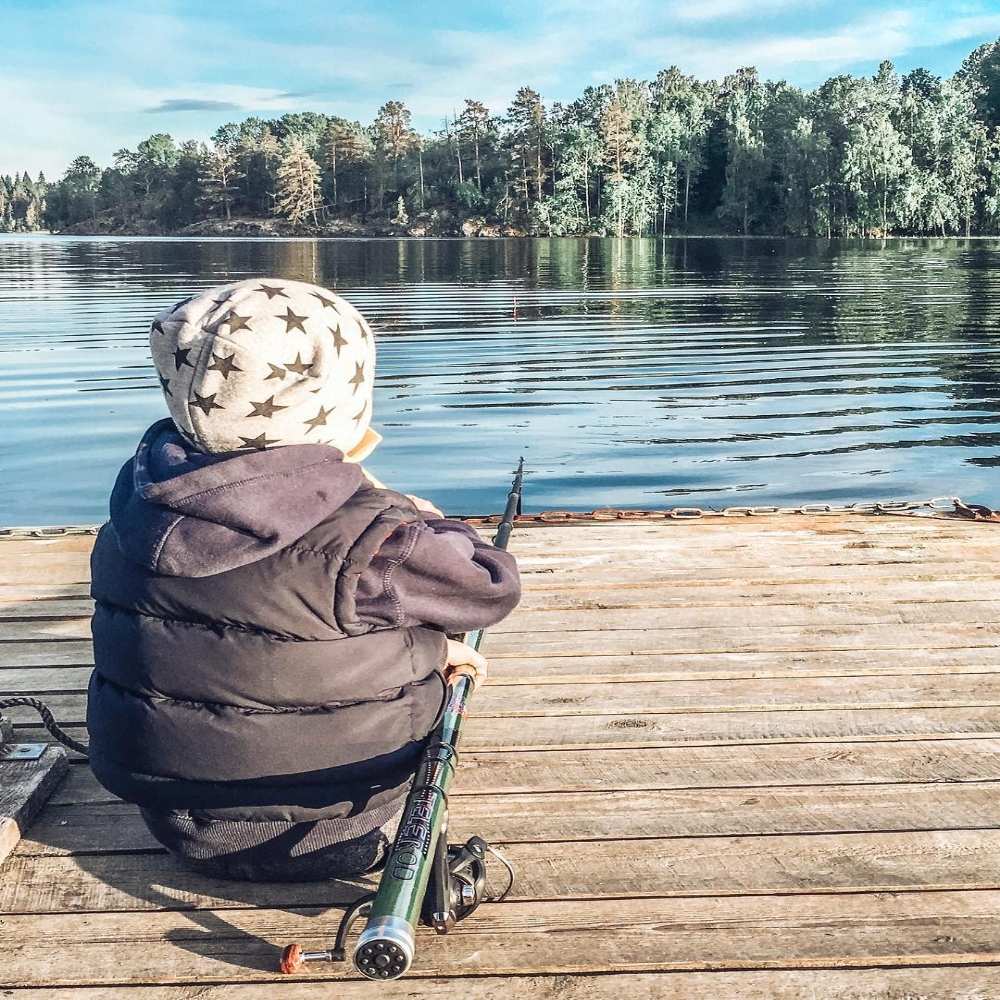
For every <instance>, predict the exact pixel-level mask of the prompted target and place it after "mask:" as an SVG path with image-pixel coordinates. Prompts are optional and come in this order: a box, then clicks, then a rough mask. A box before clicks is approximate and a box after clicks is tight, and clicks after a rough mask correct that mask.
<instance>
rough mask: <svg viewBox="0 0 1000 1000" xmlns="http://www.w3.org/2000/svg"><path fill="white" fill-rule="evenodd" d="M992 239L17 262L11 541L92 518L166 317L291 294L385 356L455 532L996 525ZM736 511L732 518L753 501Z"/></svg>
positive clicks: (49, 253) (292, 247) (339, 250)
mask: <svg viewBox="0 0 1000 1000" xmlns="http://www.w3.org/2000/svg"><path fill="white" fill-rule="evenodd" d="M998 264H1000V243H998V242H995V241H905V242H899V241H896V242H893V241H888V242H885V243H876V242H869V243H850V242H832V243H831V242H825V241H809V240H796V241H777V240H727V239H688V240H667V241H660V240H629V241H622V242H616V241H613V240H556V239H553V240H548V239H539V240H498V241H481V242H480V241H463V240H426V241H405V240H352V241H326V242H315V241H307V240H300V241H291V240H288V241H286V240H197V241H186V240H185V241H181V240H153V239H150V240H135V239H122V240H109V239H57V238H45V237H40V238H39V237H36V238H26V237H2V238H0V279H2V280H0V404H2V406H3V411H2V412H3V414H4V433H3V435H2V436H0V468H2V469H3V472H4V475H3V479H2V482H0V523H6V524H10V523H59V522H66V521H81V520H82V521H88V520H91V521H92V520H97V519H99V518H100V517H102V516H103V512H104V503H105V500H106V496H107V493H108V489H109V487H110V483H111V480H112V477H113V475H114V472H115V470H116V469H117V467H118V465H119V463H120V462H121V461H122V460H123V458H124V457H125V456H126V455H127V454H128V452H129V450H130V449H131V448H132V447H133V445H134V443H135V440H136V438H137V435H138V433H139V432H140V430H141V429H142V428H143V427H144V426H145V425H146V424H147V423H148V422H149V421H150V420H152V419H155V418H156V417H158V416H160V415H161V414H162V412H163V406H162V402H161V400H160V398H159V392H158V388H157V386H156V382H155V380H154V379H153V377H152V370H151V367H150V364H149V358H148V352H147V348H146V330H147V328H148V323H149V320H150V318H151V317H152V316H153V315H154V313H155V312H157V311H158V310H159V309H160V308H161V307H162V306H163V304H164V303H169V302H172V301H176V300H177V299H178V298H181V297H182V296H183V295H185V294H189V293H190V292H191V291H193V290H195V289H199V288H205V287H209V286H211V285H213V284H217V283H219V282H222V281H229V280H237V279H240V278H244V277H250V276H255V275H261V274H277V275H283V276H286V277H290V278H298V279H300V280H305V281H314V282H317V283H320V284H325V285H328V286H329V287H332V288H337V289H338V290H339V291H341V292H342V293H343V294H345V295H347V297H348V298H350V299H351V300H352V301H353V302H354V303H355V304H356V305H357V306H358V308H360V309H361V310H362V311H363V312H365V314H366V315H367V316H368V317H369V318H370V320H371V321H372V324H373V325H374V326H375V328H376V331H377V332H378V334H379V335H380V344H379V347H380V362H379V381H378V387H377V393H378V395H377V405H376V419H377V422H378V424H379V425H380V426H381V427H382V429H383V430H384V431H385V432H386V441H385V444H384V446H383V448H382V449H380V451H379V452H378V453H377V456H376V458H375V461H373V463H372V464H373V468H374V470H375V471H376V472H377V473H378V475H379V476H381V477H382V478H383V479H386V480H387V481H389V482H392V483H394V484H397V485H399V486H400V487H405V489H406V490H407V491H415V492H420V493H424V494H429V495H431V496H435V497H439V498H442V499H443V500H444V502H445V504H446V505H447V506H448V507H449V508H450V509H452V510H457V511H473V510H484V509H487V508H493V507H495V506H496V505H497V504H498V503H499V502H500V499H501V493H502V482H503V478H504V472H505V470H506V468H507V467H509V466H510V464H511V463H512V461H513V460H514V459H515V458H516V456H517V455H518V454H521V453H523V454H524V455H525V456H526V459H527V462H528V465H529V467H530V469H531V478H530V480H529V496H530V506H531V507H534V508H541V507H570V508H573V507H575V508H589V507H593V506H597V505H601V504H616V505H622V506H648V505H656V504H663V503H666V502H678V498H682V500H681V501H680V502H683V503H701V504H723V503H727V502H730V501H732V502H739V503H755V502H759V503H770V502H778V501H782V502H787V501H798V500H806V499H809V500H846V499H859V498H862V497H865V498H867V497H891V496H903V495H918V494H919V495H931V494H937V493H951V492H957V493H961V494H963V495H965V496H967V497H968V498H969V499H973V500H980V501H989V500H993V501H1000V489H998V488H997V487H996V486H995V484H994V474H993V471H992V467H993V466H994V465H997V464H1000V429H997V425H996V422H995V417H996V413H997V409H998V405H1000V373H998V366H997V351H998V350H1000V338H998V333H997V331H998V329H1000V326H998V319H1000V289H998V287H997V283H996V279H995V278H994V274H995V273H996V266H997V265H998ZM734 494H738V495H739V496H738V498H735V497H734Z"/></svg>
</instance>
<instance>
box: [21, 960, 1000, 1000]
mask: <svg viewBox="0 0 1000 1000" xmlns="http://www.w3.org/2000/svg"><path fill="white" fill-rule="evenodd" d="M308 975H309V976H310V978H312V977H313V973H312V972H310V973H308ZM127 995H128V997H129V1000H276V998H277V997H280V1000H331V993H330V985H329V983H328V982H325V981H323V980H322V979H321V980H319V981H314V982H296V981H291V982H283V983H281V985H280V987H279V988H278V989H277V990H276V987H275V985H274V983H241V984H235V983H220V984H211V983H199V984H197V985H195V986H130V987H129V989H128V994H127ZM11 996H13V997H16V998H17V1000H122V991H121V988H120V987H118V986H110V987H104V986H92V987H75V988H74V987H64V988H45V989H41V990H35V989H27V990H18V991H17V992H16V994H15V993H12V994H11ZM378 996H379V1000H448V998H453V997H456V996H461V997H462V1000H622V998H627V1000H737V998H738V1000H958V998H961V1000H997V998H998V997H1000V968H997V967H996V966H989V965H936V966H927V965H922V966H918V967H914V968H896V969H858V968H852V969H846V970H843V969H840V970H838V969H810V970H809V971H794V970H786V969H769V970H767V971H762V972H755V971H743V972H729V971H725V972H664V973H633V974H631V975H630V974H627V973H625V974H623V973H618V974H605V975H580V976H573V977H572V978H570V977H567V976H563V975H551V976H535V975H517V976H503V977H491V976H477V977H469V978H463V979H460V980H457V981H456V980H455V979H442V978H424V977H416V976H408V977H407V978H406V979H403V980H400V981H397V982H388V983H382V984H381V985H380V986H379V987H378ZM336 1000H372V985H371V984H370V983H367V982H338V983H337V992H336Z"/></svg>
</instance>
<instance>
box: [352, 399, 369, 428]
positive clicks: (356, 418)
mask: <svg viewBox="0 0 1000 1000" xmlns="http://www.w3.org/2000/svg"><path fill="white" fill-rule="evenodd" d="M367 409H368V400H367V399H366V400H365V401H364V404H363V405H362V407H361V409H360V410H358V412H357V413H356V414H355V415H354V416H353V417H351V419H352V420H353V421H354V422H355V423H356V424H360V423H361V421H362V420H364V418H365V410H367Z"/></svg>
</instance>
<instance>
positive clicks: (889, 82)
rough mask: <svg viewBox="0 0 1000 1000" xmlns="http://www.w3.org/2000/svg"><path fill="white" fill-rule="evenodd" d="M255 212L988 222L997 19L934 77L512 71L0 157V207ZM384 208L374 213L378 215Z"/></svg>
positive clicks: (484, 218)
mask: <svg viewBox="0 0 1000 1000" xmlns="http://www.w3.org/2000/svg"><path fill="white" fill-rule="evenodd" d="M247 217H251V218H261V217H273V218H277V219H282V220H286V221H287V223H289V224H291V226H292V227H295V228H298V229H301V230H302V231H317V232H323V231H338V229H337V227H338V225H341V226H342V225H343V224H344V223H345V222H349V223H352V224H354V225H357V226H362V227H364V226H368V227H375V228H376V229H377V227H378V225H379V224H381V225H383V226H384V227H389V228H390V230H391V231H399V232H411V233H414V234H422V233H436V232H456V231H462V230H461V227H462V225H463V223H464V226H465V228H464V231H465V232H470V231H473V232H484V233H488V232H491V233H500V232H522V231H523V232H530V233H535V234H540V235H569V234H578V233H597V234H601V235H610V236H627V235H637V234H643V235H645V234H661V233H662V234H667V233H674V232H680V233H683V232H689V231H693V230H697V231H715V232H727V233H734V234H752V233H767V234H787V235H803V236H827V237H828V236H872V235H889V234H937V235H947V234H966V235H968V234H972V233H988V234H992V233H998V232H1000V41H997V42H994V43H991V44H988V45H984V46H982V47H980V48H978V49H976V50H975V51H974V52H973V53H972V54H971V55H970V56H969V57H968V58H967V59H966V60H965V61H964V63H963V64H962V66H961V68H960V69H959V71H958V72H957V73H956V74H955V75H954V76H953V77H951V78H948V79H942V78H940V77H937V76H934V75H933V74H931V73H929V72H927V71H926V70H923V69H917V70H913V71H912V72H910V73H908V74H906V75H905V76H900V75H899V74H898V73H896V71H895V70H894V68H893V66H892V64H891V63H889V62H884V63H882V65H881V66H880V67H879V69H878V72H877V73H875V74H874V76H872V77H855V76H849V75H842V76H836V77H833V78H832V79H830V80H828V81H827V82H826V83H824V84H823V85H822V86H820V87H818V88H817V89H816V90H813V91H803V90H802V89H800V88H798V87H793V86H791V85H789V84H787V83H784V82H780V81H779V82H770V81H766V80H762V79H761V78H760V76H759V74H758V73H757V71H756V70H755V69H753V68H745V69H741V70H739V71H737V72H736V73H733V74H732V75H730V76H727V77H725V79H723V80H722V81H721V82H719V81H714V80H709V81H699V80H696V79H694V78H693V77H691V76H686V75H684V74H683V73H681V72H680V70H678V69H677V68H676V67H672V68H670V69H667V70H664V71H662V72H661V73H660V74H659V75H658V76H657V77H656V79H655V80H653V81H651V82H644V81H636V80H618V81H616V82H615V83H614V84H613V85H602V86H598V87H588V88H587V89H586V90H585V91H584V92H583V94H582V95H581V96H580V97H579V98H578V99H577V100H575V101H573V102H572V103H569V104H561V103H554V104H550V105H547V104H546V103H545V102H544V101H543V100H542V97H541V96H540V95H539V94H538V93H537V92H536V91H534V90H532V89H531V88H530V87H522V88H521V89H520V90H519V91H518V92H517V94H516V96H515V97H514V100H513V102H512V103H511V105H510V107H509V108H507V109H506V110H505V111H504V112H503V113H502V114H499V115H498V114H494V113H493V112H492V111H491V110H490V109H489V108H487V107H486V106H485V105H484V104H482V103H481V102H479V101H476V100H466V101H465V102H464V107H463V109H462V111H461V113H458V114H456V116H455V117H454V119H452V120H448V121H446V122H444V124H443V127H442V129H441V130H440V131H438V132H435V133H433V134H430V135H421V134H419V133H418V132H417V131H416V130H414V129H413V128H412V126H411V124H410V111H409V109H407V108H406V106H405V105H404V104H402V103H401V102H399V101H390V102H388V103H387V104H385V105H384V106H383V107H382V108H381V109H380V110H379V113H378V115H377V117H376V118H375V120H374V121H373V122H372V123H371V124H370V125H367V126H364V125H361V124H360V123H358V122H351V121H347V120H346V119H343V118H339V117H336V116H332V115H325V114H317V113H313V112H304V113H299V114H286V115H282V116H281V117H280V118H276V119H271V120H264V119H261V118H257V117H250V118H247V119H245V120H244V121H242V122H236V123H230V124H227V125H223V126H222V127H221V128H220V129H218V130H217V131H216V133H215V134H214V135H213V136H212V142H211V144H210V145H206V144H204V143H200V142H195V141H187V142H182V143H179V144H178V143H177V142H175V141H174V140H173V139H172V138H171V137H170V136H169V135H164V134H157V135H153V136H150V138H148V139H146V140H145V141H144V142H141V143H139V145H138V146H137V148H136V149H135V150H134V151H133V150H128V149H123V150H120V151H119V152H118V153H117V154H116V155H115V157H114V162H113V164H112V165H111V166H109V167H106V168H104V169H102V168H100V167H99V166H98V165H97V164H96V163H94V161H93V160H92V159H90V158H89V157H87V156H80V157H78V158H77V159H75V160H74V161H73V162H72V163H71V164H70V166H69V168H68V170H67V171H66V173H65V174H64V175H63V176H62V177H61V178H60V179H59V180H58V181H56V182H55V183H53V184H47V183H46V181H45V179H44V177H41V176H39V178H38V179H37V180H35V181H32V180H31V179H30V178H29V177H28V176H27V175H21V176H14V177H4V178H2V179H0V226H2V227H3V228H7V229H16V230H32V229H38V228H42V227H47V228H50V229H54V230H65V229H68V228H70V227H75V228H76V229H77V230H80V229H81V228H83V229H87V228H93V229H94V230H95V231H108V230H112V231H114V230H118V231H142V230H143V229H157V228H158V229H160V230H167V231H175V230H178V229H182V228H183V227H185V226H189V225H191V224H193V223H197V222H201V221H203V220H209V219H215V220H233V219H236V218H247ZM393 227H394V228H393Z"/></svg>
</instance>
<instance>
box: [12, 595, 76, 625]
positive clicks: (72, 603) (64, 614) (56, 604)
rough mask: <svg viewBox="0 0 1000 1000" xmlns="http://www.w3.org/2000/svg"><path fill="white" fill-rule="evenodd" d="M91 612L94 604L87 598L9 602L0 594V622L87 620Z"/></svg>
mask: <svg viewBox="0 0 1000 1000" xmlns="http://www.w3.org/2000/svg"><path fill="white" fill-rule="evenodd" d="M93 610H94V602H93V601H92V600H91V599H90V598H89V597H53V598H50V599H49V600H38V599H34V600H21V601H11V600H5V599H4V596H3V593H2V592H0V622H9V621H36V620H59V619H64V618H81V617H87V618H89V617H90V615H91V614H92V613H93Z"/></svg>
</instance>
